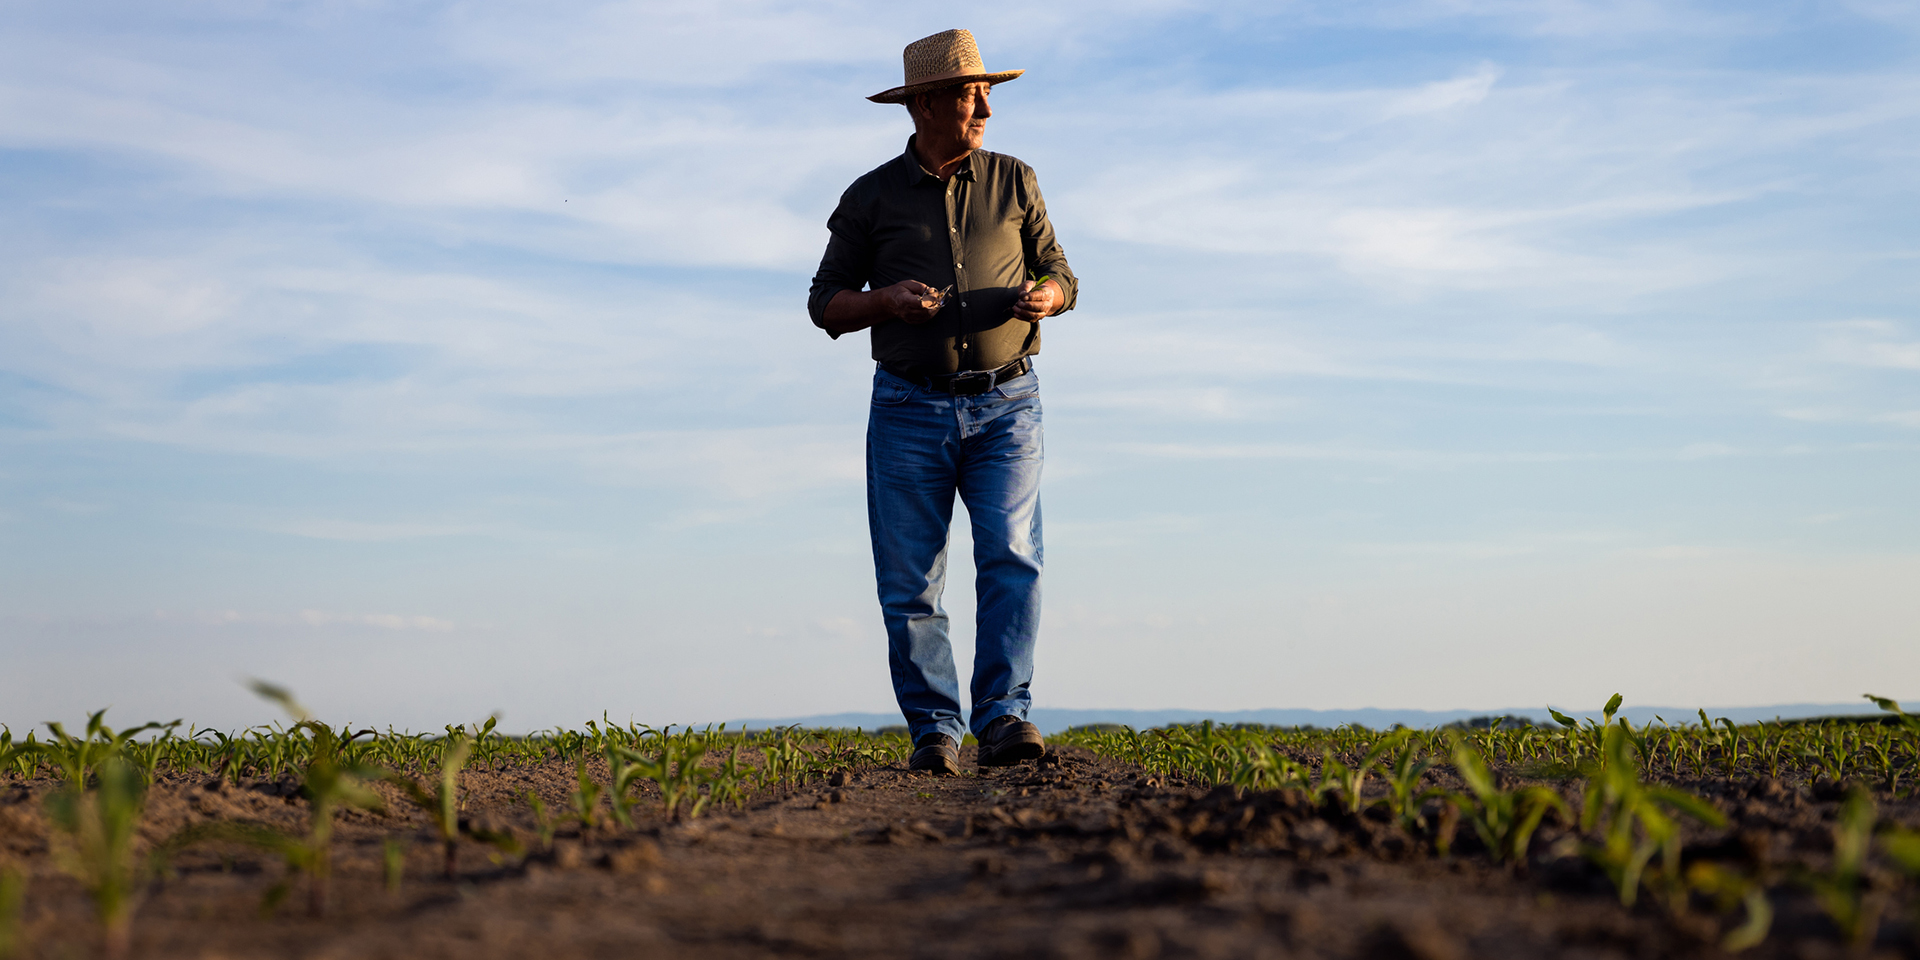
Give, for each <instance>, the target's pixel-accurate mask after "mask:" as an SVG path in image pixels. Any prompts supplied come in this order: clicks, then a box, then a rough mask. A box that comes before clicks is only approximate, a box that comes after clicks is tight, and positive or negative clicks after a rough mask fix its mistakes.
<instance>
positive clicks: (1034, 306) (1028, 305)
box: [1013, 279, 1065, 323]
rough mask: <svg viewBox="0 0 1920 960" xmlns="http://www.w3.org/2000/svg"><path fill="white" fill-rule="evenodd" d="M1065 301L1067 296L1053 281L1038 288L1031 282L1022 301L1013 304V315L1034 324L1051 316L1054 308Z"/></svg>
mask: <svg viewBox="0 0 1920 960" xmlns="http://www.w3.org/2000/svg"><path fill="white" fill-rule="evenodd" d="M1063 299H1065V295H1064V294H1062V293H1061V292H1060V287H1059V285H1058V284H1055V283H1054V282H1053V280H1051V279H1049V280H1047V282H1046V283H1043V284H1041V285H1039V286H1037V287H1036V286H1034V285H1033V281H1031V280H1029V281H1027V285H1026V290H1024V291H1023V292H1022V293H1021V294H1020V299H1018V300H1016V301H1014V303H1013V315H1014V316H1016V317H1019V318H1020V319H1022V320H1025V321H1027V322H1028V323H1034V322H1036V321H1038V320H1039V319H1040V318H1042V317H1047V316H1051V315H1052V314H1053V311H1054V308H1055V307H1058V306H1059V305H1060V301H1061V300H1063Z"/></svg>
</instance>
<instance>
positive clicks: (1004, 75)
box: [867, 70, 1026, 103]
mask: <svg viewBox="0 0 1920 960" xmlns="http://www.w3.org/2000/svg"><path fill="white" fill-rule="evenodd" d="M1023 73H1026V71H1025V70H999V71H996V72H994V73H969V74H962V75H960V76H957V77H941V78H939V79H937V80H928V81H925V82H923V83H910V84H907V85H906V86H904V87H894V88H893V89H892V90H882V91H880V92H879V93H876V94H874V95H873V96H871V97H868V98H867V99H868V100H872V101H873V102H874V103H905V102H907V98H908V97H911V96H913V95H914V94H916V93H926V92H927V91H928V90H938V89H940V88H941V87H955V86H959V85H960V84H963V83H989V84H991V83H1006V82H1007V81H1008V80H1012V79H1013V78H1015V77H1017V76H1019V75H1021V74H1023Z"/></svg>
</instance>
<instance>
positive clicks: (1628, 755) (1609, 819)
mask: <svg viewBox="0 0 1920 960" xmlns="http://www.w3.org/2000/svg"><path fill="white" fill-rule="evenodd" d="M1868 699H1870V700H1873V701H1874V702H1875V703H1876V704H1877V705H1879V706H1880V707H1881V708H1882V709H1883V710H1884V711H1886V719H1887V720H1888V721H1890V722H1886V723H1880V722H1867V723H1862V722H1854V721H1852V720H1825V721H1816V722H1800V723H1791V722H1790V723H1781V722H1775V723H1763V724H1755V725H1749V726H1741V725H1738V724H1735V723H1732V722H1731V721H1728V720H1725V719H1722V720H1720V721H1719V722H1718V723H1715V722H1714V721H1712V720H1710V719H1709V718H1708V717H1707V715H1706V713H1705V712H1704V711H1703V712H1701V713H1700V723H1699V725H1697V726H1696V725H1693V724H1681V725H1675V724H1668V723H1665V722H1664V721H1663V722H1661V723H1660V724H1659V725H1647V726H1643V727H1638V728H1636V727H1634V726H1633V724H1631V723H1630V722H1628V721H1627V720H1626V719H1625V718H1619V719H1616V717H1615V714H1616V713H1617V712H1618V710H1619V708H1620V704H1621V697H1620V695H1618V694H1615V695H1614V697H1613V699H1612V700H1610V701H1609V702H1608V703H1607V706H1606V708H1605V711H1604V713H1603V719H1602V720H1601V721H1600V722H1595V721H1593V720H1591V719H1589V720H1587V721H1585V722H1584V723H1582V722H1580V721H1577V720H1575V719H1573V718H1571V717H1568V716H1565V715H1564V714H1561V713H1559V712H1557V711H1555V712H1553V717H1554V720H1555V722H1556V724H1557V725H1556V726H1554V727H1550V728H1549V727H1538V726H1533V725H1531V724H1523V725H1517V726H1514V727H1510V728H1504V729H1503V728H1502V727H1501V725H1500V724H1497V723H1496V724H1494V725H1492V726H1491V727H1490V728H1488V729H1483V730H1459V729H1439V730H1413V729H1406V728H1400V729H1396V730H1391V731H1385V732H1381V731H1374V730H1369V729H1366V728H1364V727H1342V728H1339V729H1336V730H1330V731H1329V730H1298V729H1272V728H1265V727H1259V726H1234V727H1224V726H1218V725H1215V724H1213V723H1211V722H1205V723H1200V724H1194V725H1177V726H1170V727H1164V728H1159V729H1155V730H1147V731H1136V730H1131V729H1125V728H1122V729H1118V730H1095V729H1083V730H1074V731H1069V732H1068V733H1067V734H1066V735H1065V736H1064V737H1061V738H1057V739H1059V740H1062V741H1065V742H1071V743H1076V744H1079V745H1081V746H1084V747H1087V748H1089V749H1091V750H1094V751H1095V752H1098V753H1102V754H1105V755H1108V756H1111V757H1114V758H1116V759H1120V760H1125V761H1127V762H1130V763H1133V764H1136V765H1138V766H1140V767H1142V768H1144V769H1146V770H1147V771H1149V772H1150V773H1154V774H1157V775H1160V776H1166V777H1180V778H1183V779H1185V780H1189V781H1197V782H1200V783H1203V784H1211V785H1228V786H1232V787H1235V788H1239V789H1241V790H1288V791H1299V792H1301V793H1302V794H1304V795H1305V796H1306V797H1307V798H1308V799H1309V800H1310V801H1311V802H1315V803H1321V804H1325V805H1327V806H1329V807H1335V808H1339V809H1344V811H1345V812H1347V813H1349V814H1355V815H1357V814H1360V813H1361V812H1362V811H1363V809H1375V808H1380V809H1382V810H1383V812H1384V813H1385V815H1386V816H1387V817H1388V818H1390V819H1391V821H1392V822H1394V823H1396V824H1398V825H1399V826H1400V827H1401V828H1402V829H1404V830H1406V831H1407V832H1408V833H1409V834H1410V835H1413V836H1423V837H1425V838H1426V839H1427V840H1428V841H1429V842H1430V843H1431V844H1432V845H1433V847H1434V848H1435V850H1436V851H1437V852H1438V853H1440V854H1441V855H1442V856H1445V855H1446V854H1447V852H1448V850H1449V847H1450V846H1451V845H1452V842H1453V837H1454V834H1455V830H1456V829H1457V827H1458V825H1459V824H1461V823H1462V822H1464V823H1466V824H1469V825H1471V828H1472V830H1473V832H1474V834H1475V835H1476V836H1477V837H1478V839H1479V840H1480V842H1481V843H1482V844H1483V845H1484V846H1485V847H1486V849H1487V850H1488V851H1489V852H1491V853H1492V854H1493V855H1494V856H1495V857H1497V858H1498V859H1500V860H1502V861H1505V862H1507V863H1509V864H1516V865H1524V863H1525V862H1526V859H1527V856H1528V850H1529V845H1530V842H1531V840H1532V837H1533V835H1534V833H1535V832H1536V831H1537V830H1538V829H1539V827H1540V825H1541V823H1542V822H1543V821H1544V820H1545V819H1546V818H1547V817H1549V816H1553V817H1556V818H1558V819H1559V820H1561V821H1563V822H1565V823H1567V824H1568V825H1569V826H1572V827H1574V828H1576V829H1577V831H1578V833H1579V834H1580V835H1581V836H1582V838H1583V839H1582V840H1581V841H1580V842H1579V846H1578V852H1579V855H1580V856H1582V857H1584V858H1585V859H1586V860H1588V861H1589V862H1591V863H1593V864H1594V865H1595V866H1597V867H1598V868H1599V869H1600V870H1601V871H1602V872H1603V873H1604V874H1605V875H1606V877H1607V879H1608V880H1609V881H1610V882H1611V883H1612V884H1613V886H1614V888H1615V890H1616V892H1617V894H1618V896H1619V898H1620V902H1621V903H1622V904H1623V905H1626V906H1632V905H1633V904H1634V903H1635V902H1636V900H1638V899H1639V897H1640V895H1641V894H1642V892H1643V891H1644V892H1648V893H1651V894H1652V895H1654V896H1656V897H1657V898H1658V899H1659V901H1660V902H1661V903H1662V905H1663V906H1664V907H1665V908H1666V909H1668V910H1669V911H1672V912H1673V913H1675V914H1678V915H1684V914H1686V913H1687V912H1688V911H1689V910H1690V909H1691V907H1692V906H1693V905H1694V904H1695V903H1696V901H1702V900H1704V901H1706V902H1709V903H1712V904H1714V905H1715V906H1716V907H1717V909H1718V910H1720V911H1721V912H1723V913H1731V912H1732V911H1735V910H1743V911H1744V914H1743V919H1742V920H1741V922H1739V923H1738V924H1732V923H1730V924H1729V925H1728V929H1727V930H1726V932H1725V934H1724V936H1723V937H1722V938H1721V940H1720V946H1721V948H1722V949H1725V950H1727V951H1729V952H1736V951H1740V950H1744V949H1747V948H1749V947H1752V946H1755V945H1757V944H1759V943H1761V942H1762V941H1764V940H1765V938H1766V936H1767V933H1768V929H1769V925H1770V923H1771V918H1772V915H1773V911H1772V907H1771V903H1770V901H1769V898H1768V893H1767V891H1768V888H1769V885H1770V884H1773V885H1777V883H1776V881H1778V880H1780V879H1781V878H1780V877H1775V876H1770V875H1768V871H1766V870H1764V869H1755V870H1750V871H1745V872H1743V871H1742V870H1740V869H1737V868H1734V867H1730V866H1728V865H1726V864H1724V863H1720V862H1716V861H1713V860H1709V859H1704V858H1696V859H1693V860H1691V862H1689V860H1688V858H1684V857H1683V856H1682V853H1683V851H1682V838H1683V834H1684V832H1685V831H1684V830H1683V821H1692V822H1694V823H1695V824H1697V825H1699V826H1700V827H1704V828H1709V829H1713V830H1718V829H1721V828H1724V827H1725V826H1726V825H1727V819H1726V816H1725V815H1724V814H1723V813H1722V811H1721V810H1720V809H1719V808H1718V807H1717V806H1716V805H1715V804H1714V803H1713V802H1711V801H1710V800H1708V799H1707V798H1705V797H1702V796H1699V795H1696V794H1695V793H1692V792H1689V791H1687V790H1684V789H1681V788H1679V787H1676V786H1673V785H1671V784H1670V783H1662V782H1659V781H1661V780H1668V781H1671V780H1676V779H1684V778H1686V777H1688V776H1689V775H1691V777H1693V778H1695V779H1704V778H1709V777H1717V778H1721V779H1725V780H1731V779H1733V778H1737V777H1743V776H1749V777H1759V776H1765V777H1771V778H1780V777H1783V776H1785V777H1790V778H1792V777H1798V778H1804V779H1808V780H1812V781H1814V782H1816V783H1821V784H1823V785H1826V786H1827V788H1828V789H1832V790H1837V791H1842V792H1843V793H1844V797H1845V801H1844V803H1843V804H1842V805H1841V808H1840V810H1839V812H1838V815H1837V816H1836V817H1835V820H1834V824H1833V827H1832V830H1833V856H1832V858H1831V862H1830V864H1829V865H1828V866H1827V867H1826V869H1824V870H1820V871H1812V870H1807V869H1804V868H1802V869H1799V870H1798V871H1797V872H1796V873H1795V875H1793V876H1792V877H1789V878H1786V879H1788V880H1790V882H1791V883H1792V884H1793V885H1795V886H1797V887H1799V888H1802V889H1805V890H1808V891H1810V892H1812V893H1813V894H1814V897H1815V899H1816V901H1817V902H1818V904H1819V906H1820V908H1821V909H1822V910H1823V911H1824V912H1825V913H1826V914H1827V916H1828V917H1829V918H1830V919H1832V921H1833V922H1834V924H1835V925H1836V926H1837V927H1838V928H1839V929H1840V931H1841V932H1842V934H1843V935H1844V936H1845V937H1846V938H1847V939H1848V940H1849V941H1850V942H1851V943H1853V944H1854V945H1855V946H1864V945H1865V944H1866V943H1868V942H1869V941H1870V940H1871V938H1872V936H1873V934H1874V932H1875V931H1876V930H1877V929H1878V923H1879V915H1880V908H1881V907H1882V906H1884V903H1885V901H1886V893H1887V891H1886V890H1884V889H1880V890H1876V889H1874V884H1873V883H1872V881H1871V879H1870V878H1871V876H1872V872H1871V871H1870V870H1869V867H1868V860H1869V857H1870V855H1871V853H1872V852H1873V851H1874V850H1875V849H1878V851H1879V852H1880V853H1881V854H1883V855H1884V856H1885V858H1886V859H1887V861H1889V862H1890V863H1892V864H1893V865H1894V866H1895V867H1896V868H1897V869H1899V870H1900V871H1902V872H1904V873H1906V874H1908V875H1909V876H1912V877H1920V831H1914V830H1910V829H1907V828H1905V827H1902V826H1900V825H1899V824H1895V823H1890V822H1881V820H1880V818H1879V817H1878V815H1877V812H1876V809H1875V803H1874V799H1873V793H1872V790H1871V789H1870V788H1871V787H1878V788H1879V789H1880V790H1882V791H1883V792H1884V793H1885V794H1886V795H1887V797H1888V798H1889V799H1892V800H1898V799H1900V798H1901V796H1902V793H1901V788H1902V786H1903V784H1904V786H1905V797H1906V798H1907V799H1912V798H1913V796H1914V795H1915V792H1916V786H1915V784H1914V783H1913V778H1914V771H1915V767H1916V758H1920V717H1915V716H1912V715H1909V714H1907V713H1905V712H1904V711H1903V710H1901V708H1900V705H1899V704H1898V703H1896V702H1894V701H1892V700H1889V699H1886V698H1884V697H1876V696H1873V695H1871V694H1869V695H1868ZM1489 760H1493V761H1495V762H1499V763H1502V764H1505V765H1507V766H1508V768H1509V769H1513V770H1516V771H1518V772H1519V773H1520V774H1521V776H1522V777H1523V778H1525V779H1532V780H1543V781H1548V782H1549V783H1551V782H1571V781H1579V782H1581V783H1582V784H1583V786H1582V788H1581V790H1580V793H1579V797H1578V802H1577V807H1578V810H1577V813H1576V811H1575V810H1574V806H1576V804H1570V803H1569V802H1568V798H1566V797H1565V796H1563V795H1562V794H1561V793H1560V792H1559V791H1558V790H1556V789H1554V788H1553V787H1552V786H1549V785H1547V784H1543V783H1532V784H1526V783H1511V782H1509V781H1508V780H1507V779H1506V778H1502V777H1496V776H1495V774H1494V773H1493V772H1492V770H1491V769H1490V767H1489V763H1488V761H1489ZM1440 768H1445V769H1450V770H1451V771H1452V772H1453V773H1454V774H1455V775H1456V777H1457V778H1458V780H1459V781H1460V783H1461V784H1463V785H1464V787H1465V789H1464V790H1461V789H1447V788H1444V787H1440V786H1433V785H1430V784H1431V782H1432V781H1433V779H1434V778H1433V777H1432V776H1431V774H1432V772H1433V771H1435V770H1436V769H1440ZM1371 780H1378V781H1381V783H1382V786H1381V787H1380V788H1376V789H1374V790H1372V791H1371V792H1369V789H1368V787H1369V781H1371Z"/></svg>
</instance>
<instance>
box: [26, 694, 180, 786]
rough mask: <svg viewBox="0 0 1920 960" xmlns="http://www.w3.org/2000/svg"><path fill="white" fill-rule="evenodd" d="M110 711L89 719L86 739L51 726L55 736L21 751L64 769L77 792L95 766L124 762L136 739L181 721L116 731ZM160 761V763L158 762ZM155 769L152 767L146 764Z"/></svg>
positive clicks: (56, 725)
mask: <svg viewBox="0 0 1920 960" xmlns="http://www.w3.org/2000/svg"><path fill="white" fill-rule="evenodd" d="M106 716H107V711H105V710H101V711H99V712H97V713H93V714H89V715H88V716H87V731H86V734H85V735H83V736H78V737H76V736H74V735H73V734H70V733H68V732H67V728H66V727H64V726H62V725H60V724H59V723H48V724H47V729H48V730H49V731H50V732H52V734H53V736H52V737H51V738H50V739H48V740H45V741H43V742H40V743H32V742H31V741H29V743H27V744H22V745H21V747H20V748H19V749H23V750H30V751H32V752H33V753H34V754H37V755H39V756H43V757H45V758H47V759H48V760H50V761H52V763H53V764H54V765H55V766H57V767H59V768H60V771H61V773H63V774H64V775H65V776H66V778H67V783H68V784H69V785H71V786H73V787H74V788H76V789H84V788H85V787H86V783H87V779H88V777H90V776H91V775H92V772H93V770H94V768H95V767H97V766H99V764H100V763H101V762H103V761H105V760H106V759H107V758H109V757H119V758H121V759H122V760H123V761H126V760H127V759H128V757H127V754H128V752H129V748H130V746H131V741H132V740H133V738H134V737H135V736H137V735H139V734H141V733H145V732H146V731H148V730H165V731H171V730H172V729H173V728H174V727H177V726H179V725H180V723H181V721H179V720H175V721H173V722H172V723H143V724H141V725H140V726H137V727H133V728H131V729H127V730H121V731H119V732H115V731H114V729H113V728H112V727H109V726H107V724H106ZM156 762H157V760H156ZM141 766H143V767H147V768H148V769H149V771H150V770H151V764H142V765H141Z"/></svg>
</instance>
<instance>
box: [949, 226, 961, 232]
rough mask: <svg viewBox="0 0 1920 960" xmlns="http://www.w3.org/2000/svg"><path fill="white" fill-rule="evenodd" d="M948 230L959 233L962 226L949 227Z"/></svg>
mask: <svg viewBox="0 0 1920 960" xmlns="http://www.w3.org/2000/svg"><path fill="white" fill-rule="evenodd" d="M947 232H949V233H959V232H960V228H959V227H948V228H947Z"/></svg>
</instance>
